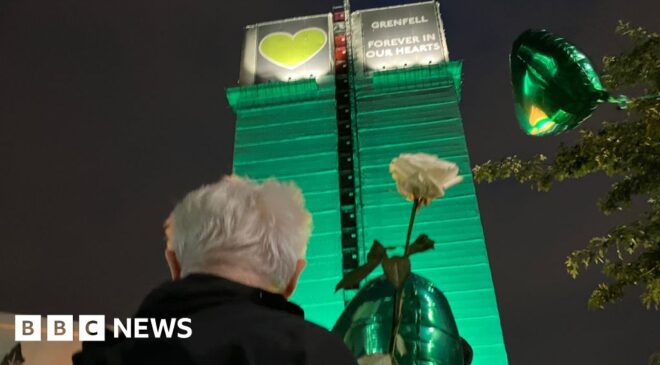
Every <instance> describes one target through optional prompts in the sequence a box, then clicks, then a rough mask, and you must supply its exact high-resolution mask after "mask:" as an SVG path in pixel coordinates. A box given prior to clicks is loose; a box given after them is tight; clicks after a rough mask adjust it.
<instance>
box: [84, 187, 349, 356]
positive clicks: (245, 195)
mask: <svg viewBox="0 0 660 365" xmlns="http://www.w3.org/2000/svg"><path fill="white" fill-rule="evenodd" d="M310 228H311V216H310V214H309V212H308V211H307V210H306V209H305V206H304V202H303V198H302V194H301V192H300V190H299V189H298V188H297V187H296V186H295V185H294V184H293V183H280V182H278V181H276V180H267V181H265V182H264V183H262V184H258V183H256V182H254V181H251V180H249V179H245V178H241V177H238V176H235V175H233V176H226V177H224V178H223V179H222V180H221V181H220V182H217V183H215V184H211V185H206V186H203V187H201V188H199V189H197V190H195V191H192V192H190V193H189V194H188V195H186V197H185V198H184V199H183V200H182V201H181V202H179V203H178V204H177V205H176V207H175V208H174V210H173V211H172V213H171V215H170V217H169V218H168V220H167V221H166V224H165V231H166V236H167V246H166V249H165V258H166V260H167V263H168V266H169V268H170V272H171V275H172V279H173V280H172V281H171V282H168V283H166V284H164V285H162V286H160V287H158V288H156V289H155V290H154V291H152V292H151V293H150V294H149V295H148V296H147V298H146V299H145V300H144V302H143V303H142V305H141V306H140V309H139V310H138V312H137V314H136V315H135V317H136V318H143V317H146V318H159V319H160V318H165V319H169V318H190V329H191V330H192V335H191V336H190V337H189V338H173V339H147V340H137V339H124V340H120V341H114V342H105V343H99V344H91V343H90V344H86V346H85V347H84V348H83V351H82V352H81V353H79V354H76V355H75V356H74V364H76V365H79V364H80V365H85V364H154V365H157V364H179V365H181V364H199V365H206V364H209V365H210V364H213V365H224V364H227V365H242V364H250V365H262V364H263V365H279V364H292V365H294V364H295V365H298V364H300V365H303V364H305V365H307V364H310V365H311V364H328V365H330V364H332V365H343V364H355V363H356V362H355V360H354V358H353V356H352V354H351V353H350V351H349V350H348V349H347V348H346V346H345V345H344V344H343V342H342V341H341V340H340V339H339V338H337V337H336V336H335V335H334V334H332V333H330V332H328V331H327V330H325V329H323V328H321V327H319V326H316V325H314V324H312V323H310V322H307V321H305V320H304V319H303V311H302V309H301V308H300V307H298V306H297V305H295V304H293V303H291V302H289V301H288V298H289V297H290V296H291V294H292V293H293V291H294V290H295V288H296V284H297V282H298V278H299V276H300V273H301V272H302V270H303V268H304V267H305V263H306V261H305V252H306V247H307V240H308V237H309V233H310Z"/></svg>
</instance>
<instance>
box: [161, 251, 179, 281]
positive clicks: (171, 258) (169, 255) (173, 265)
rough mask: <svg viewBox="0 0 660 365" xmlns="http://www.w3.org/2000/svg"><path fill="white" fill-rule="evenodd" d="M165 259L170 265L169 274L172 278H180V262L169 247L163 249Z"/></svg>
mask: <svg viewBox="0 0 660 365" xmlns="http://www.w3.org/2000/svg"><path fill="white" fill-rule="evenodd" d="M165 260H166V261H167V266H169V267H170V274H171V275H172V280H178V279H181V264H179V260H178V259H177V258H176V253H174V250H172V249H171V248H166V249H165Z"/></svg>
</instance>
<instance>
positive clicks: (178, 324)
mask: <svg viewBox="0 0 660 365" xmlns="http://www.w3.org/2000/svg"><path fill="white" fill-rule="evenodd" d="M43 319H44V318H43V317H41V316H40V315H16V316H15V317H14V340H15V341H17V342H30V341H41V340H42V322H43ZM45 319H46V321H45V323H44V325H45V327H46V341H60V342H65V341H73V337H74V332H75V329H74V321H73V316H71V315H48V316H46V317H45ZM190 323H191V321H190V318H168V319H164V318H127V319H126V320H124V321H122V320H121V319H119V318H114V319H113V326H112V331H108V333H110V332H112V336H113V337H114V338H184V339H185V338H189V337H190V336H192V329H191V328H190ZM77 330H78V337H79V340H80V341H83V342H100V341H105V336H106V327H105V316H103V315H80V316H78V327H77Z"/></svg>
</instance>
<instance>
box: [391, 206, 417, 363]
mask: <svg viewBox="0 0 660 365" xmlns="http://www.w3.org/2000/svg"><path fill="white" fill-rule="evenodd" d="M419 204H420V200H419V199H417V198H415V199H413V207H412V211H411V212H410V222H409V223H408V233H407V234H406V246H405V248H404V249H403V256H404V257H407V256H408V246H409V245H410V236H411V235H412V228H413V224H415V215H417V208H418V207H419ZM393 304H394V305H393V309H394V310H393V316H392V335H391V336H390V348H389V350H390V356H391V357H392V359H393V360H395V359H394V356H395V354H394V352H395V349H396V334H397V332H399V325H400V324H401V312H402V310H403V284H402V286H401V287H399V288H397V289H396V292H395V295H394V303H393ZM395 361H396V360H395Z"/></svg>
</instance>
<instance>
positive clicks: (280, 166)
mask: <svg viewBox="0 0 660 365" xmlns="http://www.w3.org/2000/svg"><path fill="white" fill-rule="evenodd" d="M460 94H461V63H460V61H451V60H450V59H449V57H448V51H447V46H446V42H445V37H444V30H443V27H442V22H441V18H440V12H439V6H438V3H437V2H435V1H429V2H421V3H414V4H405V5H398V6H391V7H385V8H375V9H369V8H368V9H352V11H351V9H348V8H344V7H337V8H335V9H333V11H332V12H331V13H328V14H322V15H317V16H309V17H303V18H292V19H286V20H282V21H276V22H269V23H262V24H256V25H252V26H248V27H246V33H245V42H244V47H243V58H242V63H241V76H240V84H239V86H237V87H232V88H229V89H228V90H227V99H228V101H229V105H230V106H231V108H232V110H233V111H234V113H235V115H236V137H235V146H234V172H235V173H237V174H241V175H246V176H249V177H251V178H253V179H257V180H263V179H267V178H269V177H276V178H278V179H281V180H293V181H295V182H296V184H297V185H298V186H299V187H300V188H301V189H302V191H303V194H304V197H305V201H306V205H307V207H308V209H309V210H310V211H311V213H312V216H313V220H314V229H313V233H312V236H311V238H310V242H309V245H308V253H307V260H308V264H307V268H306V269H305V271H304V272H303V274H302V276H301V279H300V283H299V287H298V289H297V290H296V292H295V294H294V296H293V298H292V301H294V302H296V303H298V304H300V305H301V306H302V307H303V309H304V310H305V317H306V318H307V319H308V320H311V321H313V322H316V323H318V324H320V325H322V326H325V327H327V328H330V327H332V326H333V325H334V323H335V321H336V320H337V318H338V317H339V315H340V314H341V312H342V311H343V309H344V307H345V305H346V304H347V303H348V302H349V301H350V299H351V298H352V295H353V294H354V293H355V290H357V289H358V288H355V289H354V290H347V291H339V292H335V285H336V284H337V283H338V282H339V280H340V279H341V277H342V276H343V273H345V272H348V271H350V270H352V269H354V268H356V267H358V266H359V265H361V264H363V263H364V262H365V261H366V254H367V251H368V249H369V247H371V243H372V242H373V241H374V240H376V239H377V240H379V241H380V242H382V243H383V244H384V245H386V246H398V247H399V248H401V249H402V248H403V245H404V243H405V235H406V228H407V224H408V217H409V214H410V208H411V203H410V202H407V201H405V200H404V199H403V198H402V197H401V196H400V195H399V193H398V192H397V189H396V185H395V183H394V181H393V180H392V178H391V176H390V173H389V170H388V165H389V163H390V161H391V160H392V159H393V158H394V157H397V156H398V155H399V154H401V153H416V152H424V153H430V154H435V155H438V156H439V157H440V158H442V159H445V160H449V161H452V162H455V163H456V164H458V166H459V168H460V173H461V175H462V176H463V177H464V180H463V182H461V183H460V184H459V185H457V186H455V187H453V188H452V189H450V190H448V192H447V195H446V196H445V197H444V198H442V199H440V200H438V201H436V202H434V203H433V204H431V205H430V206H429V207H428V208H424V209H422V210H421V211H420V213H419V214H418V216H417V218H416V222H415V230H414V232H413V237H416V236H417V235H419V234H421V233H426V234H428V235H429V237H431V238H432V239H433V240H435V241H436V246H435V249H434V250H431V251H427V252H425V253H423V254H419V255H414V256H412V257H411V261H412V268H413V271H414V272H415V273H417V274H418V275H421V276H423V277H425V278H427V279H429V280H430V281H432V282H433V283H434V284H435V285H437V287H438V288H440V289H441V290H442V291H443V292H444V294H445V295H446V297H447V299H448V300H449V303H450V305H451V307H452V310H453V313H454V316H455V319H456V323H457V326H458V329H459V331H460V334H461V336H462V337H464V338H465V339H467V340H468V341H469V342H470V344H471V345H472V347H473V349H474V361H473V364H475V365H500V364H507V357H506V350H505V346H504V340H503V336H502V330H501V325H500V318H499V313H498V308H497V302H496V297H495V291H494V287H493V282H492V278H491V272H490V264H489V262H488V255H487V252H486V245H485V241H484V235H483V230H482V226H481V220H480V215H479V209H478V204H477V199H476V195H475V189H474V184H473V180H472V175H471V170H470V161H469V156H468V149H467V145H466V142H465V135H464V131H463V124H462V123H463V122H462V120H461V114H460V109H459V101H460ZM381 273H382V272H381V271H380V270H377V271H375V272H374V273H373V274H372V275H374V276H375V275H380V274H381Z"/></svg>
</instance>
